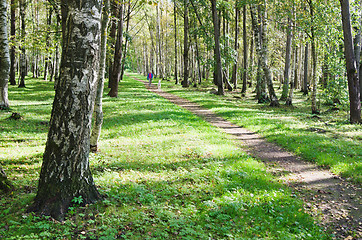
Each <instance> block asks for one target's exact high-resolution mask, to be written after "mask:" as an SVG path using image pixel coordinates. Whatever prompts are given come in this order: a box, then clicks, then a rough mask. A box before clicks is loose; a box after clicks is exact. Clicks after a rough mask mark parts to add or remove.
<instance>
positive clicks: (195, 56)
mask: <svg viewBox="0 0 362 240" xmlns="http://www.w3.org/2000/svg"><path fill="white" fill-rule="evenodd" d="M16 3H17V4H15V1H12V4H11V9H17V10H16V11H15V14H16V13H18V14H19V16H20V20H19V21H18V22H17V23H18V26H20V27H18V29H17V32H18V35H19V34H20V35H19V36H18V37H17V38H16V37H14V35H13V34H12V27H11V28H10V29H11V34H10V35H11V36H10V38H11V40H12V44H11V47H10V50H13V49H15V51H16V52H17V54H16V53H15V55H18V57H17V62H18V64H17V67H16V64H14V69H18V72H19V79H20V84H19V86H24V85H25V84H22V83H24V78H23V76H24V77H25V75H26V74H27V72H28V71H27V69H29V68H30V69H32V72H33V75H34V77H39V76H40V73H41V74H42V76H43V77H44V78H45V79H47V77H46V76H48V74H49V72H50V73H51V74H50V75H54V76H56V77H55V78H54V79H55V80H56V81H55V85H54V86H55V99H54V103H53V110H52V114H51V120H50V128H49V133H48V139H47V143H46V149H45V153H44V157H43V165H42V169H41V173H40V179H39V187H38V192H37V195H36V198H35V200H34V204H33V205H32V206H31V207H30V209H29V210H31V211H35V212H40V213H42V214H47V215H51V216H53V217H55V218H57V219H63V218H64V215H65V213H66V211H67V209H68V207H69V206H70V204H71V200H72V199H73V198H74V197H77V196H82V198H83V200H84V204H86V203H91V202H94V201H96V200H98V199H99V198H100V195H99V193H98V191H97V189H96V187H95V185H94V182H93V179H92V175H91V173H90V170H89V152H90V148H91V146H92V147H95V148H96V146H97V140H98V137H99V133H100V128H101V124H102V108H101V106H102V102H101V100H102V91H103V82H104V76H105V74H107V75H108V77H109V87H110V91H109V93H108V95H109V96H111V97H117V94H118V82H119V81H120V80H121V78H122V74H123V72H124V69H125V67H128V68H131V69H135V70H139V71H140V72H143V73H145V74H146V73H147V72H149V71H153V72H154V73H155V75H156V76H158V77H160V78H169V77H170V76H171V75H173V76H174V78H175V81H176V83H179V82H181V83H182V85H183V86H184V87H189V86H190V85H191V84H194V85H197V84H200V83H201V81H202V79H205V78H208V77H209V74H210V73H212V76H213V82H214V84H215V85H216V86H217V87H218V91H217V93H218V94H220V95H223V94H224V93H225V92H224V89H225V88H226V89H229V90H232V89H235V88H236V87H237V86H238V82H239V81H238V79H240V78H241V82H242V92H243V93H244V92H245V91H246V89H247V87H251V86H254V87H255V89H256V93H257V94H256V95H257V99H258V101H260V102H265V101H270V103H271V105H273V106H278V105H279V104H280V103H279V102H280V101H282V100H283V101H284V100H285V101H286V102H288V103H289V104H292V97H293V89H294V88H296V87H298V86H299V87H301V88H302V90H303V91H305V92H306V93H307V91H308V84H309V85H310V88H311V105H312V111H313V112H314V113H316V112H318V108H317V105H316V94H317V80H318V79H321V82H322V83H323V84H324V85H328V84H330V82H336V81H337V79H342V80H343V79H345V78H344V74H345V73H346V71H345V67H343V68H342V67H341V66H342V65H344V64H345V63H347V76H348V86H349V98H350V106H351V122H353V123H357V122H360V120H361V116H360V111H361V110H360V95H359V83H360V82H359V75H358V69H359V68H358V66H359V65H358V64H357V63H358V62H359V61H357V60H356V58H358V57H359V54H360V44H356V45H354V44H353V39H352V27H351V16H350V12H349V9H350V7H349V2H348V1H347V0H341V1H340V3H341V5H340V7H341V8H338V7H337V5H336V4H334V3H332V4H330V3H329V4H328V5H327V4H326V3H327V2H323V1H313V0H308V1H298V0H295V1H281V0H280V1H273V2H269V1H267V0H261V1H238V0H236V1H221V0H218V1H216V0H210V2H208V1H203V0H199V1H193V0H184V1H174V2H173V3H172V4H171V3H169V2H167V1H158V2H152V1H150V2H148V3H145V2H143V1H137V0H134V1H130V0H129V1H127V2H126V1H118V0H103V1H101V0H88V1H82V0H61V1H57V0H50V1H49V2H46V1H41V0H38V1H26V0H19V1H16ZM324 4H325V5H324ZM29 7H31V9H33V10H34V11H30V12H34V15H32V21H30V22H33V23H31V24H33V25H32V26H33V29H32V30H31V31H29V30H28V31H27V30H26V24H27V23H29V21H27V18H28V17H29V16H26V14H25V12H27V13H29V11H25V9H26V8H28V9H29ZM337 9H338V10H339V9H342V16H343V30H344V31H343V32H344V41H345V44H344V46H345V53H346V57H345V58H343V57H342V56H341V52H342V50H341V46H342V45H341V42H340V41H339V38H338V36H339V35H340V33H341V28H340V23H337V22H339V21H340V20H338V19H340V17H339V16H340V14H339V13H340V11H337ZM356 9H359V8H356ZM10 12H11V14H10V15H11V18H10V20H11V19H12V15H13V10H11V11H10ZM241 12H242V14H241ZM241 15H242V16H243V17H242V19H243V27H242V34H239V22H240V21H239V19H240V18H241V17H240V16H241ZM356 16H357V15H356ZM358 16H359V15H358ZM37 19H39V22H38V23H37ZM352 19H353V18H352ZM357 19H358V21H357V20H356V21H355V22H356V24H357V25H356V26H358V27H357V33H358V34H357V35H356V42H358V43H359V41H360V36H359V33H360V31H359V30H358V29H359V27H360V25H361V24H360V22H359V20H360V18H357ZM7 20H8V18H7V1H6V0H2V1H1V4H0V26H1V29H0V48H1V49H0V54H1V56H0V59H1V65H0V67H1V70H0V74H1V76H0V77H1V78H0V88H1V89H0V90H1V91H0V93H1V94H0V97H1V104H0V105H1V106H4V107H8V100H7V84H8V79H9V76H10V80H11V73H10V66H11V65H12V62H11V61H10V59H11V54H10V52H11V51H9V47H8V46H9V44H8V39H9V36H8V28H7ZM10 22H11V25H13V22H12V20H11V21H10ZM34 22H35V23H34ZM41 22H43V23H45V24H44V26H43V28H41V24H40V23H41ZM60 23H61V25H60ZM109 23H110V24H109ZM352 23H354V22H353V21H352ZM15 24H16V22H15ZM31 24H30V25H31ZM108 26H109V28H108ZM43 30H45V31H44V33H43V34H41V32H43ZM60 31H61V32H62V37H60ZM30 32H31V33H32V35H33V36H34V38H36V37H39V38H40V39H39V40H38V41H36V40H34V41H30V42H31V44H26V41H27V40H26V39H27V37H26V36H29V33H30ZM15 33H16V29H15ZM108 35H109V37H107V36H108ZM240 35H241V36H242V39H243V45H242V46H243V47H242V48H241V47H240V44H239V42H241V41H240V40H241V37H240ZM15 36H16V35H15ZM239 38H240V39H239ZM30 39H32V38H30ZM107 40H108V44H107ZM16 42H18V44H15V43H16ZM60 42H61V43H62V46H61V47H60V44H59V43H60ZM36 44H38V45H36ZM30 46H31V47H30ZM39 46H43V47H39ZM107 46H108V47H107ZM29 49H32V50H29ZM60 49H61V52H62V53H61V61H59V60H57V55H58V56H59V55H60V54H59V51H60ZM27 50H28V51H27ZM27 52H28V54H27ZM29 53H32V54H31V55H29ZM239 53H242V54H239ZM239 55H241V56H243V58H242V61H241V60H240V61H239V57H238V56H239ZM309 55H311V61H310V60H309ZM302 59H304V60H303V61H301V60H302ZM320 62H322V64H320ZM302 63H303V64H302ZM29 66H30V67H29ZM291 66H292V67H291ZM291 68H292V69H293V73H294V78H291V76H290V75H291V74H290V72H291V70H290V69H291ZM302 68H303V71H301V69H302ZM309 68H311V71H309V70H308V69H309ZM57 69H58V70H57ZM280 69H282V70H280ZM320 69H322V70H323V71H322V73H323V74H322V78H319V72H320ZM300 72H303V74H302V75H300ZM58 73H59V75H58ZM241 76H242V77H241ZM301 76H302V77H301ZM278 78H280V82H281V83H282V86H283V94H282V97H281V98H277V96H276V94H275V91H274V85H275V83H276V81H275V79H278ZM49 79H50V80H51V79H52V77H50V78H49ZM291 79H293V80H291ZM302 79H303V80H302ZM93 112H94V114H95V116H96V118H95V119H96V121H94V123H95V124H96V125H94V126H93V128H92V127H91V122H92V114H93ZM91 131H92V132H93V133H94V134H93V133H91ZM91 135H93V136H92V137H91Z"/></svg>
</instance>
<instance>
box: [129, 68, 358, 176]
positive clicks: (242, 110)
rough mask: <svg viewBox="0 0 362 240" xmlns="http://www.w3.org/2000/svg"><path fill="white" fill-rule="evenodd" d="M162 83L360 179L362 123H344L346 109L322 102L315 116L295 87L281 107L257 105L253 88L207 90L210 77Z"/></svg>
mask: <svg viewBox="0 0 362 240" xmlns="http://www.w3.org/2000/svg"><path fill="white" fill-rule="evenodd" d="M134 76H139V77H141V76H140V75H134ZM143 78H144V77H143ZM162 86H163V90H165V91H168V92H170V93H173V94H176V95H178V96H181V97H183V98H186V99H189V100H191V101H193V102H196V103H198V104H200V105H201V106H203V107H205V108H208V109H211V110H212V111H214V112H215V113H217V114H218V115H220V116H222V117H224V118H225V119H228V120H229V121H231V122H233V123H235V124H237V125H239V126H243V127H245V128H247V129H249V130H252V131H255V132H257V133H259V134H260V135H262V136H264V137H266V138H267V139H268V140H270V141H272V142H276V143H277V144H279V145H280V146H282V147H284V148H285V149H288V150H289V151H292V152H294V153H296V154H297V155H300V156H302V157H303V158H304V159H306V160H308V161H311V162H315V163H316V164H318V165H320V166H323V167H326V168H329V169H330V170H331V171H332V172H334V173H335V174H337V175H340V176H342V177H345V178H347V179H348V180H350V181H353V182H358V183H361V182H362V125H352V124H349V121H348V119H349V116H348V109H346V108H343V107H341V106H340V110H336V111H333V110H331V107H330V106H325V105H323V104H321V106H320V107H321V114H320V115H319V116H318V117H316V116H313V115H312V114H311V107H310V101H309V100H308V97H306V96H303V95H302V93H301V92H299V91H295V96H294V100H293V105H294V106H293V107H287V106H285V105H284V103H283V102H281V107H279V108H274V107H269V106H268V104H257V102H256V100H254V95H255V94H253V93H252V92H251V91H252V90H253V89H249V91H250V92H248V93H247V95H246V97H243V98H240V96H241V94H240V93H239V92H233V93H230V92H226V96H217V95H214V94H211V93H210V89H212V88H214V86H213V85H212V84H211V83H209V82H204V83H203V84H202V86H200V87H198V88H196V89H195V88H193V87H190V88H187V89H185V88H182V87H181V86H176V85H175V84H174V82H173V81H172V82H167V81H163V83H162ZM279 95H280V94H279ZM319 101H320V102H322V100H319Z"/></svg>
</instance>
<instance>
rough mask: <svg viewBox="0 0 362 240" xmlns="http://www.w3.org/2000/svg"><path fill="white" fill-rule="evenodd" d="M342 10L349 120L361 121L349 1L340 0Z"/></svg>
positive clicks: (353, 121)
mask: <svg viewBox="0 0 362 240" xmlns="http://www.w3.org/2000/svg"><path fill="white" fill-rule="evenodd" d="M340 3H341V12H342V26H343V36H344V55H345V58H346V68H347V79H348V92H349V104H350V121H351V123H360V122H361V101H360V94H361V93H360V88H359V87H360V86H359V79H358V74H357V64H356V59H355V54H354V49H353V38H352V28H351V15H350V12H349V1H348V0H340Z"/></svg>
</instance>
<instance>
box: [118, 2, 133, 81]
mask: <svg viewBox="0 0 362 240" xmlns="http://www.w3.org/2000/svg"><path fill="white" fill-rule="evenodd" d="M130 18H131V0H129V1H128V10H127V23H126V33H127V34H128V30H129V21H130ZM127 50H128V37H126V42H125V43H124V49H123V57H122V70H121V77H120V80H123V75H124V66H125V64H126V57H127Z"/></svg>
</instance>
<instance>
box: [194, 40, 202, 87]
mask: <svg viewBox="0 0 362 240" xmlns="http://www.w3.org/2000/svg"><path fill="white" fill-rule="evenodd" d="M195 47H196V61H197V76H198V81H197V83H198V84H201V78H202V76H201V64H200V56H199V44H198V41H197V35H196V34H195Z"/></svg>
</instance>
